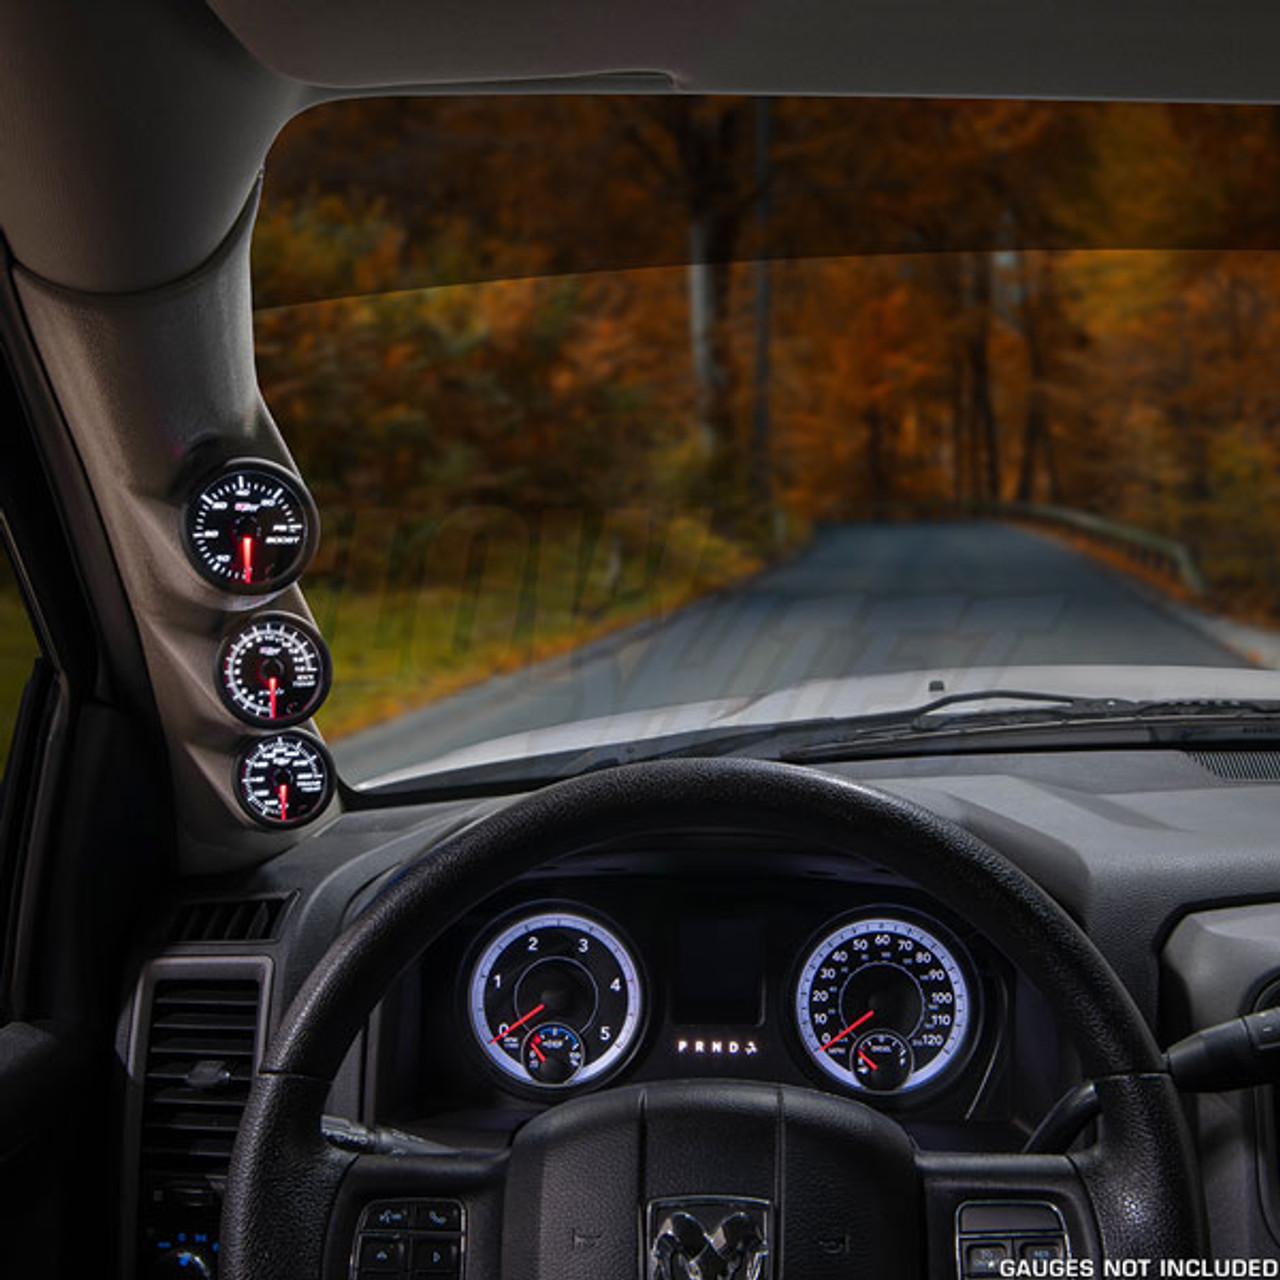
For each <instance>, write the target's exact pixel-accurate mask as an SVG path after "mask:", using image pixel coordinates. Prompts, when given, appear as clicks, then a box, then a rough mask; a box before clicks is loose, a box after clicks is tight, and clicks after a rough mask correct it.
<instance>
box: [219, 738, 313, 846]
mask: <svg viewBox="0 0 1280 1280" xmlns="http://www.w3.org/2000/svg"><path fill="white" fill-rule="evenodd" d="M333 778H334V768H333V760H332V759H331V758H330V756H329V753H328V751H327V750H325V748H324V746H323V745H322V744H321V742H320V741H319V739H317V738H313V737H312V736H311V735H310V734H309V733H299V732H297V731H294V732H292V733H277V734H275V735H273V736H272V737H269V738H257V739H255V740H254V741H252V742H250V743H249V744H248V745H247V746H245V747H244V749H243V750H242V751H241V752H240V755H239V756H238V757H237V759H236V765H235V773H234V776H233V779H232V781H233V785H234V787H235V793H236V799H237V800H238V801H239V802H240V807H241V808H242V809H243V810H244V811H245V813H247V814H248V815H249V817H251V818H252V819H253V820H254V821H255V822H256V823H258V824H259V825H260V826H264V827H298V826H301V825H302V824H303V823H304V822H311V821H312V820H313V819H315V818H318V817H319V816H320V815H321V814H322V813H323V812H324V811H325V808H326V807H327V806H328V804H329V801H330V800H331V799H332V798H333V785H334V783H333Z"/></svg>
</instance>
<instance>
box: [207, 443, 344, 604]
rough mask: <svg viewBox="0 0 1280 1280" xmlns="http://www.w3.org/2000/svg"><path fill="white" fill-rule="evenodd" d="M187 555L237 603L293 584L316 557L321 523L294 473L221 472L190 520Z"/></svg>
mask: <svg viewBox="0 0 1280 1280" xmlns="http://www.w3.org/2000/svg"><path fill="white" fill-rule="evenodd" d="M183 535H184V538H185V541H186V547H187V555H188V556H189V557H190V559H191V563H192V564H193V565H194V566H195V568H196V570H197V572H198V573H199V574H200V575H201V576H202V577H203V578H205V580H206V581H208V582H211V583H213V585H214V586H215V587H221V588H222V589H223V590H224V591H231V592H234V593H235V594H237V595H265V594H268V593H270V592H273V591H279V590H280V589H281V588H282V587H286V586H288V585H289V583H291V582H293V581H294V579H295V578H297V577H298V575H299V574H300V573H301V572H302V571H303V570H304V569H305V568H306V567H307V564H308V562H309V561H310V559H311V557H312V556H313V555H314V554H315V549H316V544H317V542H318V540H319V536H320V519H319V516H318V514H317V513H316V507H315V503H314V502H313V501H312V498H311V495H310V494H309V493H308V492H307V490H306V489H305V487H304V486H303V484H302V481H301V480H299V479H298V477H297V476H296V475H294V473H293V472H292V471H289V470H287V469H286V468H284V467H281V466H277V465H276V464H275V463H273V462H266V461H263V460H261V459H249V460H241V461H238V462H232V463H228V464H226V465H225V466H223V467H220V468H219V469H218V471H216V472H215V473H214V474H213V475H212V476H210V477H209V478H208V479H206V480H205V481H204V482H203V483H202V484H201V485H200V486H199V487H198V488H197V489H196V491H195V493H193V494H192V495H191V497H190V499H189V500H188V502H187V505H186V509H185V511H184V513H183Z"/></svg>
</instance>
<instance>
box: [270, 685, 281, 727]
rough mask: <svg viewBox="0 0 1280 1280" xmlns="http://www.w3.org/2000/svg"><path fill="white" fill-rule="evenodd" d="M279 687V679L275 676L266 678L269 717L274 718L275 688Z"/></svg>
mask: <svg viewBox="0 0 1280 1280" xmlns="http://www.w3.org/2000/svg"><path fill="white" fill-rule="evenodd" d="M279 687H280V681H279V680H277V679H276V678H275V676H269V677H268V678H267V692H268V693H269V694H270V695H271V718H272V719H273V720H274V719H275V718H276V690H277V689H278V688H279Z"/></svg>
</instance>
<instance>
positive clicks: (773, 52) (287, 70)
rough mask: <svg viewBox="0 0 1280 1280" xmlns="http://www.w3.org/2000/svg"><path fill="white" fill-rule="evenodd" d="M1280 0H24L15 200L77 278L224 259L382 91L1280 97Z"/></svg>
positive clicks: (11, 230)
mask: <svg viewBox="0 0 1280 1280" xmlns="http://www.w3.org/2000/svg"><path fill="white" fill-rule="evenodd" d="M1277 47H1280V6H1277V5H1275V4H1274V3H1271V2H1270V0H1218V2H1217V3H1213V4H1207V3H1204V0H649V3H646V4H644V5H637V4H634V3H627V4H618V3H609V2H608V0H556V2H555V3H541V4H539V3H537V2H536V0H522V2H521V3H510V2H509V0H436V2H435V3H427V2H426V0H368V2H367V3H364V4H353V3H351V0H208V3H207V4H201V3H199V0H186V2H185V3H182V4H176V3H174V2H173V0H13V2H12V3H9V4H5V5H2V6H0V223H2V224H3V229H4V233H5V237H6V239H7V240H8V243H9V245H10V247H11V249H12V251H13V252H14V254H15V256H16V257H17V258H18V259H19V260H20V261H21V262H23V263H24V264H25V265H26V266H27V267H29V268H30V269H31V270H33V271H34V272H36V273H38V274H40V275H42V276H45V277H47V278H49V279H51V280H53V281H56V282H58V283H61V284H63V285H66V286H69V287H72V288H76V289H80V290H90V291H112V292H122V291H130V290H137V289H145V288H151V287H155V286H157V285H159V284H162V283H164V282H166V281H169V280H173V279H175V278H178V277H180V276H182V275H183V274H185V273H187V272H189V271H191V270H193V269H194V268H195V267H196V266H197V265H198V264H199V263H201V262H203V261H204V260H205V259H207V258H208V257H209V256H210V255H211V254H212V253H213V251H214V250H215V248H216V247H217V245H218V244H219V243H220V242H221V240H222V239H223V237H225V235H226V234H227V232H228V231H229V229H230V228H231V226H232V225H233V224H234V222H235V219H236V217H237V215H238V214H239V212H240V210H241V209H242V208H243V206H244V203H245V201H246V199H247V198H248V197H249V195H250V192H251V190H252V188H253V184H254V178H255V175H256V173H257V171H258V169H259V168H260V167H261V164H262V161H263V158H264V156H265V153H266V150H267V148H268V147H269V145H270V142H271V139H272V138H273V137H274V135H275V134H276V132H277V131H278V130H279V129H280V128H281V126H282V125H283V124H284V123H285V121H286V120H287V119H288V118H289V117H290V116H291V115H293V114H295V113H296V112H297V111H299V110H302V109H304V108H305V107H307V106H309V105H312V104H314V103H316V102H319V101H322V100H324V99H326V98H331V97H335V96H345V95H350V94H365V93H390V92H418V93H440V92H459V91H464V90H469V91H471V92H475V91H478V90H485V91H492V92H547V91H553V90H554V91H559V92H564V91H566V90H576V91H582V92H593V91H597V92H598V91H605V90H613V91H617V90H618V89H626V90H628V91H631V92H636V91H645V90H651V91H654V92H672V91H675V92H698V93H728V92H741V93H777V94H782V93H791V94H805V93H812V94H833V93H834V94H850V95H870V96H882V95H906V96H929V97H945V96H951V97H1040V98H1079V99H1142V100H1156V101H1202V102H1275V101H1278V100H1280V89H1278V88H1277V85H1278V83H1280V75H1278V74H1277V72H1276V69H1275V53H1274V51H1275V50H1276V48H1277Z"/></svg>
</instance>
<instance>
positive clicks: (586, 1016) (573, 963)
mask: <svg viewBox="0 0 1280 1280" xmlns="http://www.w3.org/2000/svg"><path fill="white" fill-rule="evenodd" d="M642 1000H643V996H642V993H641V988H640V971H639V969H638V967H637V965H636V962H635V960H634V959H633V958H632V956H631V952H630V951H629V950H628V949H627V947H626V945H625V944H624V943H623V942H622V940H621V939H620V938H619V937H618V936H617V934H615V933H614V932H613V930H611V929H609V928H606V927H605V926H604V925H603V924H601V923H599V921H596V920H592V919H589V918H588V917H586V916H584V915H579V914H578V913H577V912H575V911H568V910H549V911H542V912H538V913H536V914H534V915H526V916H523V917H521V918H520V919H519V920H517V921H516V922H515V923H514V924H511V925H508V926H507V927H506V928H505V929H503V930H502V932H501V933H499V934H498V935H497V937H495V938H493V939H492V940H491V941H490V942H489V943H488V944H487V945H486V946H485V947H484V949H483V950H482V951H481V952H480V955H479V956H478V958H477V959H476V961H475V964H474V965H473V967H472V970H471V982H470V987H469V989H468V993H467V1004H468V1010H469V1013H470V1015H471V1029H472V1032H473V1033H474V1035H475V1037H476V1041H477V1042H478V1044H479V1047H480V1050H481V1052H482V1053H483V1054H484V1055H485V1057H486V1058H487V1059H488V1061H489V1062H490V1063H491V1064H492V1065H493V1066H494V1067H496V1068H497V1069H498V1070H499V1071H500V1072H501V1073H502V1074H503V1075H504V1076H506V1077H507V1078H508V1079H509V1080H513V1081H516V1082H517V1083H519V1084H521V1085H524V1086H532V1087H535V1088H537V1089H539V1090H543V1089H564V1088H569V1087H572V1086H574V1085H582V1084H587V1083H589V1082H590V1081H592V1080H597V1079H599V1078H601V1077H602V1076H604V1075H606V1074H607V1073H608V1072H610V1071H613V1070H614V1069H616V1068H617V1067H619V1066H621V1065H622V1063H623V1062H624V1061H625V1059H626V1058H627V1056H628V1054H629V1053H630V1052H631V1050H632V1049H633V1048H634V1047H635V1044H636V1040H637V1037H638V1036H639V1032H640V1026H641V1016H642V1012H643V1007H642Z"/></svg>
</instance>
